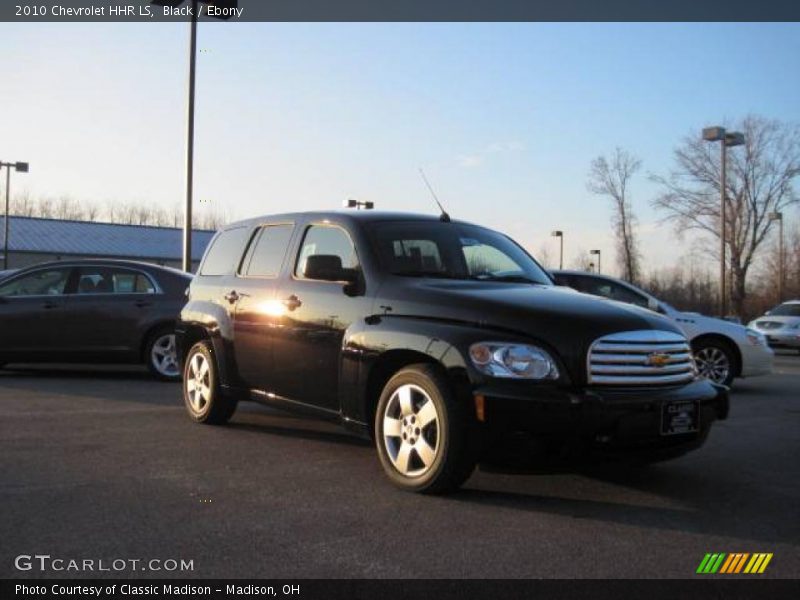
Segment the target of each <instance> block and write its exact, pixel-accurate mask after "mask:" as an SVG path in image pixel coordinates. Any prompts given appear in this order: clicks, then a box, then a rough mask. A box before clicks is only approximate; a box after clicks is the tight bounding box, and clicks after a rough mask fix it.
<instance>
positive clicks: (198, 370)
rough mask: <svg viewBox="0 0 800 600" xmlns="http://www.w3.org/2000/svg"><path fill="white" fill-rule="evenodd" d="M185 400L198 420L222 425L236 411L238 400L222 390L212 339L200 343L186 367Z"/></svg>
mask: <svg viewBox="0 0 800 600" xmlns="http://www.w3.org/2000/svg"><path fill="white" fill-rule="evenodd" d="M183 403H184V405H185V406H186V411H187V412H188V413H189V417H190V418H191V419H192V420H193V421H195V422H197V423H206V424H208V425H223V424H225V423H227V422H228V421H229V420H230V418H231V417H232V416H233V413H234V412H236V405H237V400H236V398H235V397H233V396H229V395H225V394H223V393H222V391H221V389H220V385H219V369H218V367H217V361H216V358H215V355H214V350H213V346H212V345H211V342H208V341H202V342H197V343H196V344H195V345H194V346H192V347H191V349H190V350H189V353H188V354H187V355H186V363H185V364H184V367H183Z"/></svg>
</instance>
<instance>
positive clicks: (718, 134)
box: [703, 126, 725, 142]
mask: <svg viewBox="0 0 800 600" xmlns="http://www.w3.org/2000/svg"><path fill="white" fill-rule="evenodd" d="M703 139H704V140H705V141H707V142H718V141H720V140H724V139H725V128H724V127H719V126H714V127H705V128H703Z"/></svg>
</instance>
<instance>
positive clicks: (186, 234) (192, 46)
mask: <svg viewBox="0 0 800 600" xmlns="http://www.w3.org/2000/svg"><path fill="white" fill-rule="evenodd" d="M184 1H185V0H151V1H150V3H151V4H155V5H157V6H168V7H171V8H177V7H178V6H180V5H181V4H183V3H184ZM200 2H204V3H206V4H219V5H224V6H232V7H236V5H237V2H236V0H224V1H222V0H190V4H191V15H190V20H189V83H188V88H189V89H188V91H187V95H188V98H187V102H186V183H185V188H186V200H185V204H184V211H183V270H184V271H186V272H187V273H190V272H191V270H192V194H193V186H194V88H195V85H194V84H195V72H196V70H197V69H196V65H197V19H198V17H199V16H200V13H199V10H198V9H199V5H200ZM210 16H213V17H214V18H217V19H222V20H227V19H230V18H231V17H230V15H210Z"/></svg>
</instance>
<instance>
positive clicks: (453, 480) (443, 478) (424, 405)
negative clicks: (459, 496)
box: [375, 364, 478, 494]
mask: <svg viewBox="0 0 800 600" xmlns="http://www.w3.org/2000/svg"><path fill="white" fill-rule="evenodd" d="M469 406H470V405H469V404H468V403H465V402H464V401H462V400H460V399H458V398H456V396H455V394H453V392H452V390H451V388H450V385H449V382H448V381H447V379H446V378H445V376H444V375H443V374H442V373H441V372H440V371H439V370H438V369H436V368H435V367H433V366H432V365H426V364H418V365H412V366H410V367H406V368H404V369H402V370H401V371H399V372H398V373H396V374H395V375H394V376H393V377H392V378H391V379H390V380H389V381H388V383H387V384H386V386H385V387H384V389H383V393H382V394H381V397H380V400H379V402H378V408H377V410H376V412H375V444H376V446H377V450H378V457H379V458H380V461H381V465H382V466H383V470H384V471H385V473H386V475H387V476H388V477H389V479H390V480H391V481H392V483H394V484H395V485H397V486H398V487H400V488H402V489H404V490H408V491H413V492H422V493H427V494H443V493H447V492H451V491H453V490H455V489H457V488H458V487H459V486H461V484H462V483H464V482H465V481H466V480H467V479H468V478H469V476H470V475H471V474H472V471H473V470H474V469H475V464H476V461H477V456H476V451H475V448H477V447H478V444H477V440H470V439H469V437H470V433H471V432H472V430H473V427H472V426H471V425H472V423H473V420H474V417H473V416H472V414H471V412H470V411H469V410H468V409H469Z"/></svg>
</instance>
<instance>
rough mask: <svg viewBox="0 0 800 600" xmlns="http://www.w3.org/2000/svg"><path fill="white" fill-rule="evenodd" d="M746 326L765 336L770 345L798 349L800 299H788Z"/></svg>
mask: <svg viewBox="0 0 800 600" xmlns="http://www.w3.org/2000/svg"><path fill="white" fill-rule="evenodd" d="M748 327H752V328H753V329H755V330H757V331H760V332H761V333H763V334H764V335H765V336H767V342H768V343H769V345H770V346H774V347H776V348H793V349H795V350H798V351H800V300H789V302H784V303H783V304H781V305H779V306H776V307H775V308H773V309H772V310H770V311H767V313H766V314H765V315H764V316H763V317H758V318H757V319H754V320H753V321H751V322H750V324H749V325H748Z"/></svg>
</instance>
